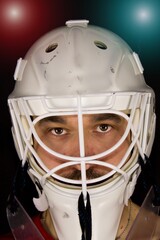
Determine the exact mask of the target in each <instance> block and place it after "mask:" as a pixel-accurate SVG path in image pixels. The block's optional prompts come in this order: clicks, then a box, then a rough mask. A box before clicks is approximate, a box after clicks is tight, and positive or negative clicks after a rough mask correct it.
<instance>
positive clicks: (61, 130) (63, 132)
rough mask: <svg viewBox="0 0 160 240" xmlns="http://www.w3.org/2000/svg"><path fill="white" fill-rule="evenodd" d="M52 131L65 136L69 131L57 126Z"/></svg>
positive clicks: (56, 134) (54, 133)
mask: <svg viewBox="0 0 160 240" xmlns="http://www.w3.org/2000/svg"><path fill="white" fill-rule="evenodd" d="M50 132H51V133H52V134H53V135H55V136H63V135H65V134H67V131H66V130H65V129H64V128H61V127H55V128H52V129H51V130H50Z"/></svg>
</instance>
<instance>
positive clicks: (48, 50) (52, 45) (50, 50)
mask: <svg viewBox="0 0 160 240" xmlns="http://www.w3.org/2000/svg"><path fill="white" fill-rule="evenodd" d="M57 47H58V43H53V44H51V45H49V46H48V47H47V48H46V50H45V52H46V53H50V52H53V51H54V50H55V49H56V48H57Z"/></svg>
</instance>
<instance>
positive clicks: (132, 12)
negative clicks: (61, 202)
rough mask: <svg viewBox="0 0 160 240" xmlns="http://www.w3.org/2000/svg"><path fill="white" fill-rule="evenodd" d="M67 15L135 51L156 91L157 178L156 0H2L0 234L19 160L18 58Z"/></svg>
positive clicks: (155, 157) (159, 73) (159, 9)
mask: <svg viewBox="0 0 160 240" xmlns="http://www.w3.org/2000/svg"><path fill="white" fill-rule="evenodd" d="M70 19H88V20H89V21H90V24H95V25H99V26H101V27H105V28H107V29H109V30H111V31H113V32H115V33H117V34H118V35H119V36H121V37H122V38H123V39H124V40H125V41H126V42H127V43H128V44H129V45H130V46H131V48H132V49H133V50H134V51H135V52H137V53H138V54H139V56H140V59H141V62H142V64H143V67H144V76H145V79H146V82H147V83H148V84H149V85H150V86H151V87H152V88H153V89H154V90H155V93H156V113H157V128H156V140H155V143H154V148H153V151H152V163H153V168H154V172H155V176H156V178H157V181H158V182H160V163H159V148H160V144H159V136H160V124H159V114H160V110H159V104H160V94H159V90H160V86H159V81H160V64H159V63H160V60H159V56H160V2H159V1H158V0H157V1H156V0H148V1H147V0H143V1H142V0H130V1H128V0H97V1H96V0H95V1H93V0H88V1H87V0H86V1H85V0H81V1H80V0H77V1H76V0H0V66H1V67H0V77H1V78H0V138H1V144H0V161H1V162H0V233H2V232H6V231H7V230H8V225H7V221H6V216H5V211H6V210H5V208H6V200H7V197H8V194H9V192H10V189H11V182H12V180H13V176H14V174H15V171H16V168H17V164H18V157H17V155H16V152H15V150H14V145H13V142H12V136H11V131H10V126H11V123H10V117H9V112H8V106H7V97H8V95H9V93H10V92H11V91H12V89H13V86H14V80H13V74H14V69H15V66H16V62H17V59H18V58H20V57H24V55H25V53H26V52H27V50H28V49H29V48H30V46H31V45H32V44H33V43H34V42H35V40H37V39H38V38H39V37H40V36H41V35H43V34H44V33H46V32H48V31H49V30H51V29H53V28H55V27H58V26H61V25H64V24H65V21H67V20H70ZM139 194H140V193H139Z"/></svg>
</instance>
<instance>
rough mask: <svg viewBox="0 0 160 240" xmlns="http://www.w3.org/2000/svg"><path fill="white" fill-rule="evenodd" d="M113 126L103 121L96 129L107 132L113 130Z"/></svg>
mask: <svg viewBox="0 0 160 240" xmlns="http://www.w3.org/2000/svg"><path fill="white" fill-rule="evenodd" d="M111 128H112V127H111V126H110V125H108V124H105V123H103V124H100V125H98V126H97V128H96V130H97V132H99V133H107V132H109V131H110V130H111Z"/></svg>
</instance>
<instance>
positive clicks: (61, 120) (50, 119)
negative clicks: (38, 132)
mask: <svg viewBox="0 0 160 240" xmlns="http://www.w3.org/2000/svg"><path fill="white" fill-rule="evenodd" d="M47 122H53V123H62V124H66V123H67V121H66V120H65V119H64V118H63V117H61V116H51V117H47V118H43V119H41V120H40V122H39V123H40V124H43V123H47Z"/></svg>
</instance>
